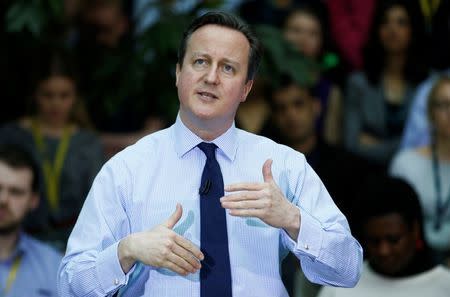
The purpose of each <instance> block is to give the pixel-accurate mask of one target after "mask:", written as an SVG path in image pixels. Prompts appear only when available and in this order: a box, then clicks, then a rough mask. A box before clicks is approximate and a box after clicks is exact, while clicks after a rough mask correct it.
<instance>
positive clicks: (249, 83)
mask: <svg viewBox="0 0 450 297" xmlns="http://www.w3.org/2000/svg"><path fill="white" fill-rule="evenodd" d="M252 86H253V79H249V80H248V81H247V82H246V83H245V85H244V95H243V96H242V98H241V102H245V100H247V96H248V94H249V93H250V91H251V89H252Z"/></svg>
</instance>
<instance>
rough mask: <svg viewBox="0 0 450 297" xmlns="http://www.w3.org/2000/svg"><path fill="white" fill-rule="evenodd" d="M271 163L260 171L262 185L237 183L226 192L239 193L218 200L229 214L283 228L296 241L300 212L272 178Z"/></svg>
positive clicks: (229, 186) (226, 189) (228, 187)
mask: <svg viewBox="0 0 450 297" xmlns="http://www.w3.org/2000/svg"><path fill="white" fill-rule="evenodd" d="M271 167H272V160H271V159H268V160H267V161H266V162H265V163H264V165H263V168H262V174H263V178H264V182H263V183H237V184H231V185H227V186H226V187H225V191H227V192H238V191H239V193H235V194H230V195H227V196H224V197H222V198H221V199H220V201H221V203H222V207H224V208H226V209H229V213H230V215H233V216H239V217H257V218H259V219H261V220H262V221H263V222H265V223H266V224H268V225H270V226H272V227H276V228H283V229H285V230H286V231H287V232H288V233H289V235H290V236H291V237H292V238H293V239H294V240H296V239H297V235H298V231H299V228H300V212H299V210H298V209H297V208H296V207H295V206H294V205H293V204H292V203H290V202H289V201H288V200H287V199H286V197H285V196H284V195H283V193H282V192H281V190H280V188H279V187H278V185H277V184H276V183H275V181H274V179H273V176H272V168H271Z"/></svg>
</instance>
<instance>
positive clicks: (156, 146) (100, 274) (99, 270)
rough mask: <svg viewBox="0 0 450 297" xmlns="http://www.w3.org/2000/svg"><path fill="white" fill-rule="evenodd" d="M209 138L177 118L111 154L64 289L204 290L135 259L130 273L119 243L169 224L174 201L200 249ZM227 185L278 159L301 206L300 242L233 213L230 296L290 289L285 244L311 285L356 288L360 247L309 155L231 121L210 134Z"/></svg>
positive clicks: (253, 178)
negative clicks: (283, 266) (283, 272)
mask: <svg viewBox="0 0 450 297" xmlns="http://www.w3.org/2000/svg"><path fill="white" fill-rule="evenodd" d="M200 142H202V139H200V138H199V137H198V136H196V135H195V134H194V133H192V132H191V131H190V130H189V129H188V128H187V127H186V126H184V124H183V123H182V121H181V120H180V118H179V117H178V119H177V121H176V123H175V124H174V125H173V126H171V127H170V128H168V129H165V130H162V131H159V132H156V133H154V134H151V135H149V136H146V137H144V138H143V139H141V140H140V141H138V142H137V143H136V144H134V145H132V146H130V147H128V148H126V149H125V150H123V151H122V152H120V153H118V154H117V155H115V156H114V157H113V158H112V159H111V160H110V161H108V162H107V163H106V164H105V165H104V167H103V168H102V170H101V171H100V173H99V174H98V176H97V177H96V179H95V181H94V183H93V186H92V188H91V191H90V193H89V195H88V197H87V199H86V202H85V205H84V206H83V210H82V211H81V213H80V216H79V218H78V221H77V223H76V225H75V228H74V230H73V232H72V234H71V236H70V239H69V242H68V247H67V252H66V255H65V257H64V259H63V261H62V263H61V266H60V270H59V275H58V287H59V292H60V295H61V296H111V295H113V294H114V293H115V292H116V291H117V290H119V289H120V293H119V295H120V296H158V297H164V296H193V297H194V296H195V297H198V296H200V281H199V272H197V273H196V274H190V275H188V276H186V277H184V276H180V275H177V274H175V273H173V272H171V271H169V270H166V269H161V268H155V267H150V266H146V265H142V264H137V265H135V267H134V268H133V269H132V270H131V271H130V272H128V273H127V274H124V273H123V271H122V269H121V266H120V263H119V259H118V256H117V246H118V243H119V241H120V240H121V239H122V238H124V237H125V236H127V235H129V234H130V233H134V232H140V231H144V230H149V229H151V228H153V227H155V226H156V225H158V224H161V223H162V222H164V221H166V220H167V218H168V217H169V216H170V215H171V214H172V213H173V211H174V210H175V206H176V203H177V202H180V203H181V204H182V206H183V217H182V218H181V219H180V221H179V222H178V224H177V225H176V226H175V228H174V230H175V231H176V232H177V233H179V234H181V235H182V236H184V237H185V238H187V239H189V240H191V241H192V242H193V243H194V244H196V245H197V246H200V217H199V214H200V209H199V207H200V203H199V193H198V192H199V191H198V189H199V187H200V180H201V174H202V171H203V167H204V165H205V162H206V157H205V155H204V154H203V152H202V151H201V150H200V149H199V148H198V147H197V144H199V143H200ZM213 142H214V143H215V144H216V145H217V146H218V149H217V152H216V154H217V155H216V157H217V161H218V162H219V164H220V167H221V170H222V174H223V179H224V184H225V185H227V184H232V183H237V182H263V175H262V166H263V164H264V162H265V161H266V160H267V159H269V158H271V159H273V165H272V173H273V177H274V180H275V181H276V182H277V184H278V186H279V187H280V189H281V190H282V192H283V193H284V195H285V196H286V197H287V199H289V200H290V201H291V202H292V203H294V204H295V205H297V206H298V207H299V209H300V213H301V227H300V232H299V235H298V240H297V242H294V241H293V240H292V239H291V238H290V237H289V235H288V234H287V233H286V232H285V231H284V230H280V229H277V228H273V227H270V226H268V225H266V224H265V223H264V222H262V221H261V220H259V219H257V218H242V217H234V216H230V215H228V214H227V228H228V240H229V253H230V264H231V275H232V290H233V296H236V297H241V296H245V297H250V296H255V297H256V296H257V297H261V296H287V292H286V289H285V288H284V285H283V283H282V281H281V278H280V260H281V259H282V257H283V256H284V255H285V254H286V253H287V251H288V250H290V251H292V252H294V254H295V255H296V256H297V257H298V258H299V259H300V261H301V265H302V269H303V271H304V273H305V275H306V276H307V277H308V278H309V279H310V280H311V281H313V282H316V283H319V284H329V285H335V286H354V285H355V284H356V282H357V281H358V279H359V275H360V270H361V265H362V249H361V246H360V245H359V243H358V242H357V241H356V240H355V239H354V238H353V237H352V236H351V234H350V232H349V228H348V224H347V221H346V219H345V217H344V216H343V215H342V213H341V212H340V211H339V210H338V208H337V207H336V206H335V204H334V203H333V201H332V199H331V198H330V195H329V194H328V192H327V190H326V189H325V187H324V185H323V184H322V182H321V181H320V179H319V177H318V176H317V175H316V173H315V172H314V171H313V170H312V168H311V167H310V166H309V165H308V164H307V163H306V161H305V158H304V156H303V155H302V154H300V153H298V152H296V151H294V150H292V149H290V148H289V147H287V146H283V145H279V144H276V143H275V142H273V141H272V140H270V139H267V138H264V137H261V136H257V135H254V134H250V133H248V132H245V131H243V130H240V129H237V128H235V127H234V125H233V126H232V127H231V128H230V129H229V130H228V131H227V132H226V133H224V134H223V135H221V136H220V137H218V138H216V139H215V140H214V141H213Z"/></svg>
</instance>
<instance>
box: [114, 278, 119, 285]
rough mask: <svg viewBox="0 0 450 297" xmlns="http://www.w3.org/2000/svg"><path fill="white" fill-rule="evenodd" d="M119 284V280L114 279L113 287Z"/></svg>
mask: <svg viewBox="0 0 450 297" xmlns="http://www.w3.org/2000/svg"><path fill="white" fill-rule="evenodd" d="M118 284H119V280H118V279H117V278H116V279H115V280H114V285H116V286H117V285H118Z"/></svg>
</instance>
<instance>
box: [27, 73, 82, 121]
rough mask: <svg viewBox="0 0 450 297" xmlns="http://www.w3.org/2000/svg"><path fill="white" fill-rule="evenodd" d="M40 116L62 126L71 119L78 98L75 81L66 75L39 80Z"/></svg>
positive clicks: (37, 97)
mask: <svg viewBox="0 0 450 297" xmlns="http://www.w3.org/2000/svg"><path fill="white" fill-rule="evenodd" d="M35 97H36V105H37V114H38V117H39V118H40V119H41V120H43V121H45V122H46V123H48V124H52V125H56V126H61V125H64V124H67V123H68V122H69V120H70V115H71V111H72V109H73V106H74V104H75V101H76V98H77V92H76V85H75V82H74V81H73V80H72V79H71V78H69V77H65V76H56V75H55V76H50V77H49V78H47V79H46V80H42V81H41V82H39V84H38V86H37V90H36V95H35Z"/></svg>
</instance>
